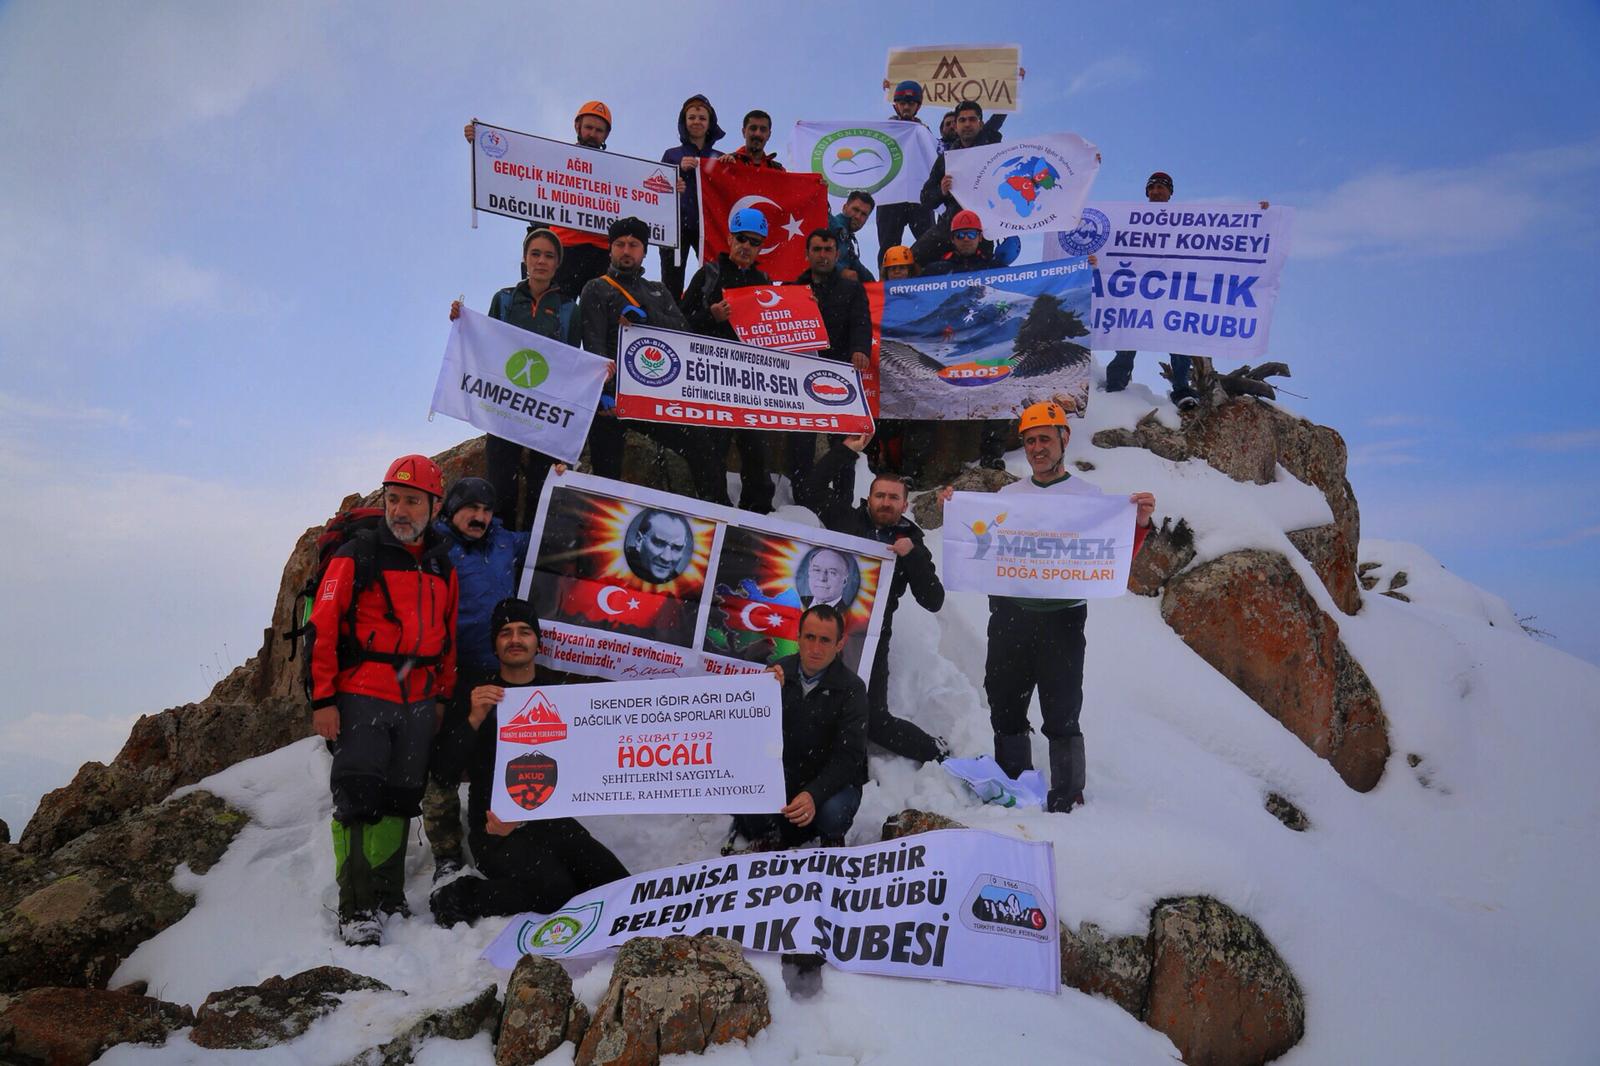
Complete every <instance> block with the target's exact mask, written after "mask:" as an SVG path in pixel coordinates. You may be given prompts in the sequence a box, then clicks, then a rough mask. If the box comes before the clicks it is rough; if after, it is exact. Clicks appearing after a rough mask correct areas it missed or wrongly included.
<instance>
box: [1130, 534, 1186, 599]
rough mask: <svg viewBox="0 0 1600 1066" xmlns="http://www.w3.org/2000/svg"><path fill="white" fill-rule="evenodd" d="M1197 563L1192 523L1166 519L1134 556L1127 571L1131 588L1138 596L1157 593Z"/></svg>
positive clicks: (1155, 594)
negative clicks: (1186, 568) (1185, 569)
mask: <svg viewBox="0 0 1600 1066" xmlns="http://www.w3.org/2000/svg"><path fill="white" fill-rule="evenodd" d="M1192 562H1194V530H1192V529H1190V528H1189V523H1188V522H1186V521H1184V520H1183V519H1181V518H1180V519H1178V524H1177V525H1173V524H1172V519H1171V518H1163V519H1162V520H1161V525H1160V526H1158V527H1157V528H1155V529H1152V530H1151V531H1150V533H1149V535H1148V536H1146V537H1145V538H1144V547H1142V548H1140V549H1139V554H1138V555H1135V556H1134V557H1133V566H1132V568H1131V569H1130V570H1129V572H1128V591H1129V592H1131V593H1133V594H1134V595H1136V596H1157V595H1160V593H1161V590H1162V589H1163V588H1165V587H1166V584H1167V582H1168V581H1170V580H1172V578H1173V576H1174V575H1175V574H1177V573H1178V572H1179V571H1181V570H1182V569H1183V568H1184V567H1186V566H1188V565H1189V564H1190V563H1192Z"/></svg>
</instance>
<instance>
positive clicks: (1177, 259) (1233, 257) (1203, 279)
mask: <svg viewBox="0 0 1600 1066" xmlns="http://www.w3.org/2000/svg"><path fill="white" fill-rule="evenodd" d="M1293 227H1294V209H1293V208H1291V207H1270V208H1268V209H1266V210H1265V211H1263V210H1261V207H1260V205H1259V204H1257V203H1248V204H1194V205H1174V204H1152V203H1146V202H1142V201H1140V202H1133V201H1096V202H1094V203H1091V204H1089V205H1087V206H1086V207H1085V208H1084V210H1083V218H1082V221H1081V222H1080V224H1079V225H1078V226H1076V227H1075V228H1073V229H1071V230H1068V231H1066V232H1059V233H1050V234H1046V235H1045V241H1044V255H1045V259H1046V260H1051V259H1063V258H1072V257H1076V256H1086V255H1093V256H1095V257H1096V259H1097V260H1098V265H1097V266H1096V267H1095V269H1094V308H1093V311H1092V313H1091V315H1090V319H1089V328H1090V330H1091V331H1092V334H1093V336H1092V338H1091V347H1094V348H1100V349H1105V350H1108V351H1110V350H1117V349H1123V350H1129V351H1136V352H1138V351H1144V352H1178V353H1180V354H1182V355H1204V356H1211V357H1213V358H1219V359H1230V360H1237V361H1239V362H1247V361H1249V360H1252V359H1259V358H1260V357H1261V356H1263V355H1265V354H1266V351H1267V337H1268V334H1269V333H1270V331H1271V329H1272V312H1273V309H1274V308H1275V307H1276V306H1277V303H1278V279H1279V276H1280V275H1281V274H1282V272H1283V264H1284V262H1285V261H1286V260H1287V259H1288V257H1289V245H1290V240H1291V237H1292V233H1293Z"/></svg>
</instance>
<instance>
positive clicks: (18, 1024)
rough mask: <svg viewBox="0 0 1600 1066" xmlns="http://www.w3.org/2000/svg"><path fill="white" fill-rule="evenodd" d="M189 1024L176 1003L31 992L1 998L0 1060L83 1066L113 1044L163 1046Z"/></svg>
mask: <svg viewBox="0 0 1600 1066" xmlns="http://www.w3.org/2000/svg"><path fill="white" fill-rule="evenodd" d="M193 1024H194V1011H192V1010H190V1009H189V1008H188V1007H187V1006H185V1005H184V1004H181V1003H167V1002H165V1001H163V1000H159V999H151V998H150V997H149V996H136V995H132V994H130V993H127V992H108V991H106V990H104V989H98V988H30V989H28V990H27V991H26V992H22V993H19V994H18V995H15V996H12V997H9V998H8V999H0V1062H5V1063H17V1064H18V1066H25V1064H29V1063H49V1064H50V1066H87V1064H88V1063H91V1062H93V1061H94V1060H95V1059H97V1058H99V1057H100V1055H101V1053H102V1052H104V1051H105V1050H106V1049H107V1048H109V1047H112V1046H113V1045H116V1044H162V1043H165V1042H166V1039H167V1034H168V1033H170V1032H172V1031H173V1030H174V1029H182V1028H184V1027H185V1026H190V1025H193Z"/></svg>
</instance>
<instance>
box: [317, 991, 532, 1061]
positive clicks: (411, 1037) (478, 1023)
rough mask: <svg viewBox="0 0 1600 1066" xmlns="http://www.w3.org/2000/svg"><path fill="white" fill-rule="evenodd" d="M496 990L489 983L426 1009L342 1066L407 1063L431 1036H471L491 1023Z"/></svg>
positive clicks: (495, 1009)
mask: <svg viewBox="0 0 1600 1066" xmlns="http://www.w3.org/2000/svg"><path fill="white" fill-rule="evenodd" d="M496 992H497V988H496V986H494V985H490V986H488V987H487V988H485V989H484V990H483V991H481V992H479V993H478V994H477V995H476V996H473V997H472V998H471V999H470V1000H468V1001H467V1002H465V1003H463V1004H461V1005H460V1006H456V1007H446V1008H445V1009H443V1010H436V1011H429V1012H428V1013H427V1014H424V1015H423V1016H422V1017H421V1018H419V1019H417V1021H416V1022H415V1023H413V1024H412V1025H410V1026H408V1027H407V1028H406V1030H405V1032H403V1033H401V1034H400V1035H399V1036H397V1037H395V1038H394V1039H393V1040H390V1041H388V1042H387V1043H385V1044H383V1045H381V1046H379V1047H374V1048H368V1049H367V1050H365V1051H363V1052H362V1053H361V1054H359V1055H357V1056H356V1057H355V1058H353V1059H350V1060H349V1061H347V1062H345V1063H344V1064H343V1066H410V1064H411V1062H413V1061H414V1060H415V1059H416V1057H417V1052H418V1051H420V1050H421V1049H422V1045H423V1044H425V1043H427V1042H428V1041H429V1040H432V1039H433V1038H434V1037H440V1038H442V1039H444V1040H471V1039H472V1038H473V1037H475V1036H477V1035H478V1034H479V1033H480V1032H482V1031H483V1030H484V1029H486V1028H488V1027H489V1026H490V1025H492V1024H493V1021H494V1017H495V1015H496V1013H497V1012H498V1008H499V1006H500V999H499V997H498V996H497V995H496V994H495V993H496ZM522 1061H525V1062H532V1061H533V1060H532V1059H525V1060H522Z"/></svg>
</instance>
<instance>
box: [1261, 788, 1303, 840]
mask: <svg viewBox="0 0 1600 1066" xmlns="http://www.w3.org/2000/svg"><path fill="white" fill-rule="evenodd" d="M1262 806H1263V807H1265V808H1266V809H1267V813H1268V814H1270V815H1272V816H1273V817H1274V818H1276V819H1277V820H1278V821H1280V822H1282V823H1283V824H1284V827H1285V828H1288V829H1293V830H1294V831H1295V832H1296V833H1304V832H1305V831H1306V830H1307V829H1310V828H1311V819H1309V818H1307V817H1306V812H1305V811H1302V810H1301V809H1300V808H1299V807H1297V806H1295V805H1294V802H1293V801H1292V800H1290V799H1289V797H1288V796H1285V795H1283V794H1282V793H1279V792H1268V793H1267V798H1266V799H1265V800H1263V801H1262Z"/></svg>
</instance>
